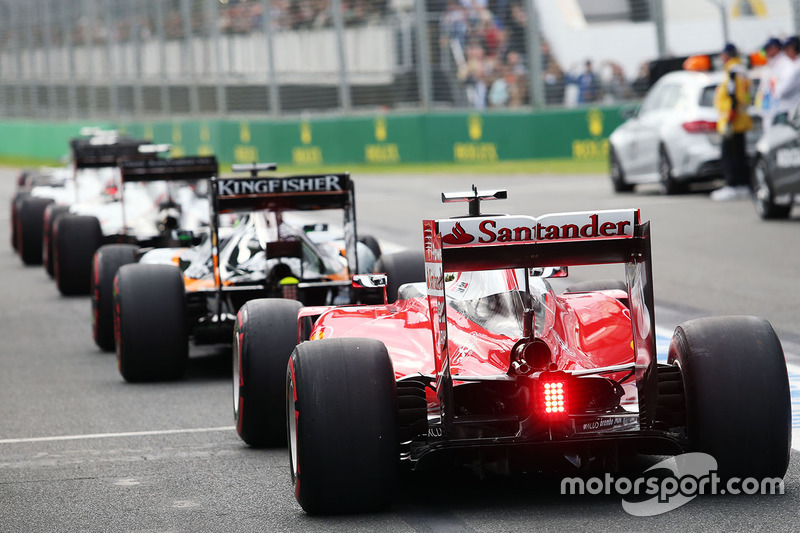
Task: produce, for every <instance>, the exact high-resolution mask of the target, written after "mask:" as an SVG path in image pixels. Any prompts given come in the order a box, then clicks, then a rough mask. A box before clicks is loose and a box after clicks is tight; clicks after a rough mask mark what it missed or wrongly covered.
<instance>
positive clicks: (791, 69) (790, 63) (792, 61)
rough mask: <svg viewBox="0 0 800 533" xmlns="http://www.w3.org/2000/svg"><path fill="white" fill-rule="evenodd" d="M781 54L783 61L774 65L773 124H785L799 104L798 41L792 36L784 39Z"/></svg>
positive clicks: (799, 42) (799, 53) (799, 62)
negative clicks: (775, 76) (775, 77)
mask: <svg viewBox="0 0 800 533" xmlns="http://www.w3.org/2000/svg"><path fill="white" fill-rule="evenodd" d="M783 54H784V59H783V60H782V61H781V62H780V63H779V64H778V65H776V75H777V79H776V82H775V91H774V95H775V102H774V105H773V108H774V114H775V116H774V121H775V122H786V120H787V118H788V115H789V113H791V112H792V111H794V109H795V108H796V107H797V105H798V104H800V57H798V55H800V39H798V38H797V37H794V36H793V37H789V38H788V39H786V42H784V43H783ZM778 67H780V68H778Z"/></svg>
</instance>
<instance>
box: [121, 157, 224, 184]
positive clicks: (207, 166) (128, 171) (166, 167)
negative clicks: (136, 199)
mask: <svg viewBox="0 0 800 533" xmlns="http://www.w3.org/2000/svg"><path fill="white" fill-rule="evenodd" d="M118 164H119V168H120V174H121V176H122V182H123V183H125V182H128V181H180V180H197V179H211V178H213V177H215V176H216V175H217V174H218V172H219V164H218V163H217V158H216V157H213V156H210V157H173V158H164V159H162V158H156V159H120V160H119V161H118Z"/></svg>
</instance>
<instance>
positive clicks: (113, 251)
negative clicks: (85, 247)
mask: <svg viewBox="0 0 800 533" xmlns="http://www.w3.org/2000/svg"><path fill="white" fill-rule="evenodd" d="M138 249H139V247H138V246H136V245H134V244H106V245H104V246H101V247H100V248H99V249H98V250H97V252H95V254H94V259H93V261H92V276H91V284H92V285H91V295H92V335H93V337H94V342H95V344H97V346H98V347H99V348H100V349H101V350H103V351H106V352H113V351H114V276H116V274H117V270H119V268H120V267H121V266H122V265H127V264H130V263H135V262H136V250H138Z"/></svg>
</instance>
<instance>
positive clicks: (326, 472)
mask: <svg viewBox="0 0 800 533" xmlns="http://www.w3.org/2000/svg"><path fill="white" fill-rule="evenodd" d="M286 380H287V391H286V399H287V418H288V432H289V452H290V453H289V458H290V465H291V475H292V484H293V485H294V494H295V497H296V498H297V501H298V503H299V504H300V506H301V507H302V508H303V510H305V511H306V512H307V513H310V514H333V513H348V512H364V511H373V510H377V509H382V508H384V507H387V506H388V505H389V504H390V502H391V499H392V496H393V493H394V488H395V483H396V479H397V470H398V457H399V444H398V421H397V419H398V415H397V387H396V382H395V376H394V370H393V368H392V361H391V359H390V358H389V354H388V353H387V352H386V347H385V346H384V345H383V343H382V342H380V341H377V340H374V339H358V338H342V339H320V340H315V341H311V342H305V343H303V344H300V345H298V346H297V347H296V348H295V350H294V352H292V357H291V359H290V362H289V367H288V369H287V375H286Z"/></svg>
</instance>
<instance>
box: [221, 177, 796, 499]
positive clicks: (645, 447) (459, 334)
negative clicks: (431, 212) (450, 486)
mask: <svg viewBox="0 0 800 533" xmlns="http://www.w3.org/2000/svg"><path fill="white" fill-rule="evenodd" d="M493 197H505V191H488V192H479V191H477V190H474V189H473V192H471V193H456V194H452V195H443V199H444V200H445V201H447V200H449V201H459V200H460V201H467V202H469V204H470V215H469V216H467V217H458V218H453V219H445V220H426V221H424V223H423V233H424V246H425V260H426V263H425V266H426V277H427V280H426V283H423V284H408V285H404V286H402V287H400V289H399V291H398V299H397V301H396V302H395V303H394V304H386V305H371V306H341V307H332V308H331V307H328V308H304V309H301V310H300V312H299V313H298V317H297V322H298V324H299V327H298V331H299V333H298V337H299V339H300V340H304V339H310V340H309V341H306V342H301V343H300V344H298V345H297V346H296V347H295V348H294V350H293V352H292V353H291V357H290V358H289V362H288V370H287V378H286V379H287V391H286V394H287V411H286V415H287V423H288V434H289V447H290V461H291V475H292V481H293V484H294V492H295V496H296V498H297V500H298V502H299V503H300V505H301V506H302V507H303V509H304V510H306V511H307V512H309V513H331V512H349V511H363V510H369V509H375V508H380V507H383V506H385V505H387V504H388V503H390V502H391V497H392V488H393V485H394V483H395V479H396V474H397V471H398V469H399V468H401V467H402V466H403V465H405V466H407V467H409V468H411V469H414V470H420V469H423V468H425V467H426V466H427V465H430V464H433V463H434V461H435V459H437V458H444V459H447V460H448V461H449V462H450V464H452V463H456V464H463V465H469V466H472V467H475V468H478V469H480V471H492V470H494V471H496V472H500V473H513V472H522V471H528V472H531V471H546V470H555V471H556V472H576V471H577V472H576V473H580V472H586V471H591V470H588V469H589V468H590V467H591V468H600V469H602V470H608V469H612V468H614V465H615V464H617V463H618V460H619V459H620V458H624V457H633V456H634V455H636V454H640V453H644V454H663V455H672V454H680V453H683V452H686V451H701V452H706V453H708V454H711V455H713V456H714V457H715V458H716V460H717V462H718V466H719V475H720V476H721V477H722V476H739V477H745V476H752V477H757V478H758V477H767V476H770V477H773V476H783V475H784V473H785V472H786V469H787V466H788V460H789V450H790V441H791V429H790V412H791V409H790V396H789V385H788V379H787V371H786V365H785V361H784V356H783V351H782V347H781V344H780V341H779V340H778V338H777V336H776V335H775V332H774V331H773V329H772V327H771V325H770V324H769V323H768V322H767V321H766V320H763V319H761V318H756V317H715V318H704V319H698V320H692V321H689V322H685V323H683V324H682V325H680V326H679V327H678V328H677V329H676V330H675V333H674V336H673V339H672V342H671V345H670V349H669V363H668V364H658V363H657V361H656V346H655V333H654V326H655V318H654V305H653V300H654V299H653V285H652V274H651V272H652V270H651V253H650V247H651V242H650V225H649V223H647V222H642V221H641V220H640V214H639V211H638V210H635V209H624V210H612V211H595V212H576V213H561V214H550V215H544V216H540V217H538V218H535V217H531V216H509V215H481V214H480V211H479V202H480V201H481V200H482V199H488V198H493ZM612 263H617V264H621V265H622V266H623V267H624V279H625V282H624V285H623V286H624V287H625V289H626V290H624V291H623V290H619V289H618V288H616V287H615V285H616V284H615V283H611V284H608V286H607V287H604V283H593V284H592V285H593V286H592V287H588V288H589V289H591V290H584V289H587V287H586V286H584V287H577V288H575V289H572V290H570V289H568V290H567V292H564V293H561V294H558V293H556V292H555V291H554V290H553V288H552V285H551V283H550V281H549V280H548V279H547V276H552V275H563V274H565V267H568V266H570V265H593V264H612ZM620 274H621V275H620V277H622V272H621V273H620ZM389 276H391V273H389ZM356 281H357V282H360V284H361V285H370V284H372V285H382V284H383V283H385V279H384V278H383V276H380V275H379V276H377V277H376V276H371V277H363V276H362V277H360V278H357V280H356ZM604 288H605V289H606V290H603V289H604ZM284 315H288V313H286V312H285V310H282V309H280V308H279V307H277V306H272V307H270V306H269V305H264V306H261V307H260V308H258V309H256V308H253V309H251V310H250V313H249V315H247V320H246V321H245V322H244V324H243V325H242V327H241V329H240V332H242V333H243V336H242V338H241V339H239V345H240V346H241V347H243V348H244V350H243V351H245V352H246V351H248V350H249V353H246V354H245V355H239V357H243V358H247V357H251V358H262V359H266V358H270V357H273V358H277V359H284V358H286V357H287V353H285V352H284V353H278V346H279V343H281V342H284V337H286V338H287V340H288V338H289V337H291V336H292V335H293V334H294V332H288V331H286V329H278V328H277V327H272V328H270V327H269V326H270V325H271V324H277V323H278V321H279V320H284V321H285V322H283V323H284V324H288V323H291V322H292V321H293V319H294V318H295V317H291V316H284ZM312 319H313V320H314V323H313V327H311V328H310V329H309V327H308V322H309V321H310V320H312ZM251 321H252V324H251V323H250V322H251ZM259 327H260V328H261V329H260V330H259V329H258V328H259ZM285 327H286V328H288V326H285ZM250 336H252V338H248V337H250ZM258 339H262V340H264V341H265V340H266V339H269V341H270V345H267V344H266V342H265V343H264V344H261V345H260V344H259V343H258V342H257V340H258ZM240 351H242V350H240ZM234 356H235V357H236V356H237V355H236V353H235V354H234ZM343 479H347V480H348V483H347V485H346V487H344V486H343V485H342V484H341V480H343Z"/></svg>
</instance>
